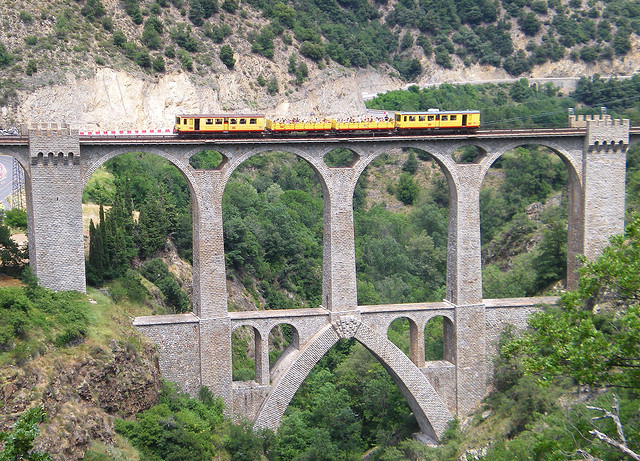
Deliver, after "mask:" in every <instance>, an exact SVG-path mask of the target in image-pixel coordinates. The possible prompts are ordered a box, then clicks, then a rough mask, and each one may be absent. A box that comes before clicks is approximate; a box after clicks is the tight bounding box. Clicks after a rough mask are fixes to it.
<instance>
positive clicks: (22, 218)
mask: <svg viewBox="0 0 640 461" xmlns="http://www.w3.org/2000/svg"><path fill="white" fill-rule="evenodd" d="M4 223H5V224H6V225H7V226H9V227H13V228H15V229H22V230H25V231H26V230H27V212H26V211H25V210H21V209H20V208H12V209H11V210H7V211H5V212H4Z"/></svg>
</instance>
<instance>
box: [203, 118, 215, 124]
mask: <svg viewBox="0 0 640 461" xmlns="http://www.w3.org/2000/svg"><path fill="white" fill-rule="evenodd" d="M205 124H207V125H213V119H212V118H208V119H207V121H206V122H205Z"/></svg>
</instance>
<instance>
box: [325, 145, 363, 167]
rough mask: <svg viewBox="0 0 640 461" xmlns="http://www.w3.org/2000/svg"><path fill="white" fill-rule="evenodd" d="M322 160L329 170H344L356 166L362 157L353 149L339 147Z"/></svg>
mask: <svg viewBox="0 0 640 461" xmlns="http://www.w3.org/2000/svg"><path fill="white" fill-rule="evenodd" d="M322 159H323V160H324V163H325V164H326V165H327V166H328V167H329V168H340V167H343V168H344V167H352V166H353V165H355V164H356V163H357V162H358V160H360V156H359V155H358V154H357V153H355V152H354V151H352V150H351V149H347V148H345V147H338V148H336V149H333V150H332V151H330V152H327V153H326V154H325V155H324V157H322Z"/></svg>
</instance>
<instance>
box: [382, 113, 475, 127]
mask: <svg viewBox="0 0 640 461" xmlns="http://www.w3.org/2000/svg"><path fill="white" fill-rule="evenodd" d="M395 125H396V129H397V130H398V131H401V132H411V131H423V130H453V131H455V130H474V129H477V128H478V127H479V126H480V111H478V110H466V111H440V110H437V109H429V110H428V111H425V112H396V113H395Z"/></svg>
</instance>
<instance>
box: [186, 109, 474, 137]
mask: <svg viewBox="0 0 640 461" xmlns="http://www.w3.org/2000/svg"><path fill="white" fill-rule="evenodd" d="M479 126H480V111H477V110H467V111H440V110H437V109H429V110H428V111H424V112H395V113H393V116H391V117H389V116H387V115H383V116H379V115H376V116H372V115H366V116H362V117H351V118H347V119H340V120H337V119H329V118H309V119H299V118H296V117H291V118H276V119H273V120H271V119H268V118H267V117H266V116H265V115H264V114H193V115H178V116H176V124H175V127H174V132H175V133H176V134H178V135H181V136H203V137H204V136H206V137H230V136H237V137H250V136H254V137H255V136H274V137H277V136H288V135H294V136H318V135H323V136H331V135H349V134H351V135H358V134H362V135H364V134H389V135H391V134H428V133H433V132H436V131H447V132H471V131H475V130H477V129H478V127H479Z"/></svg>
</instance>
